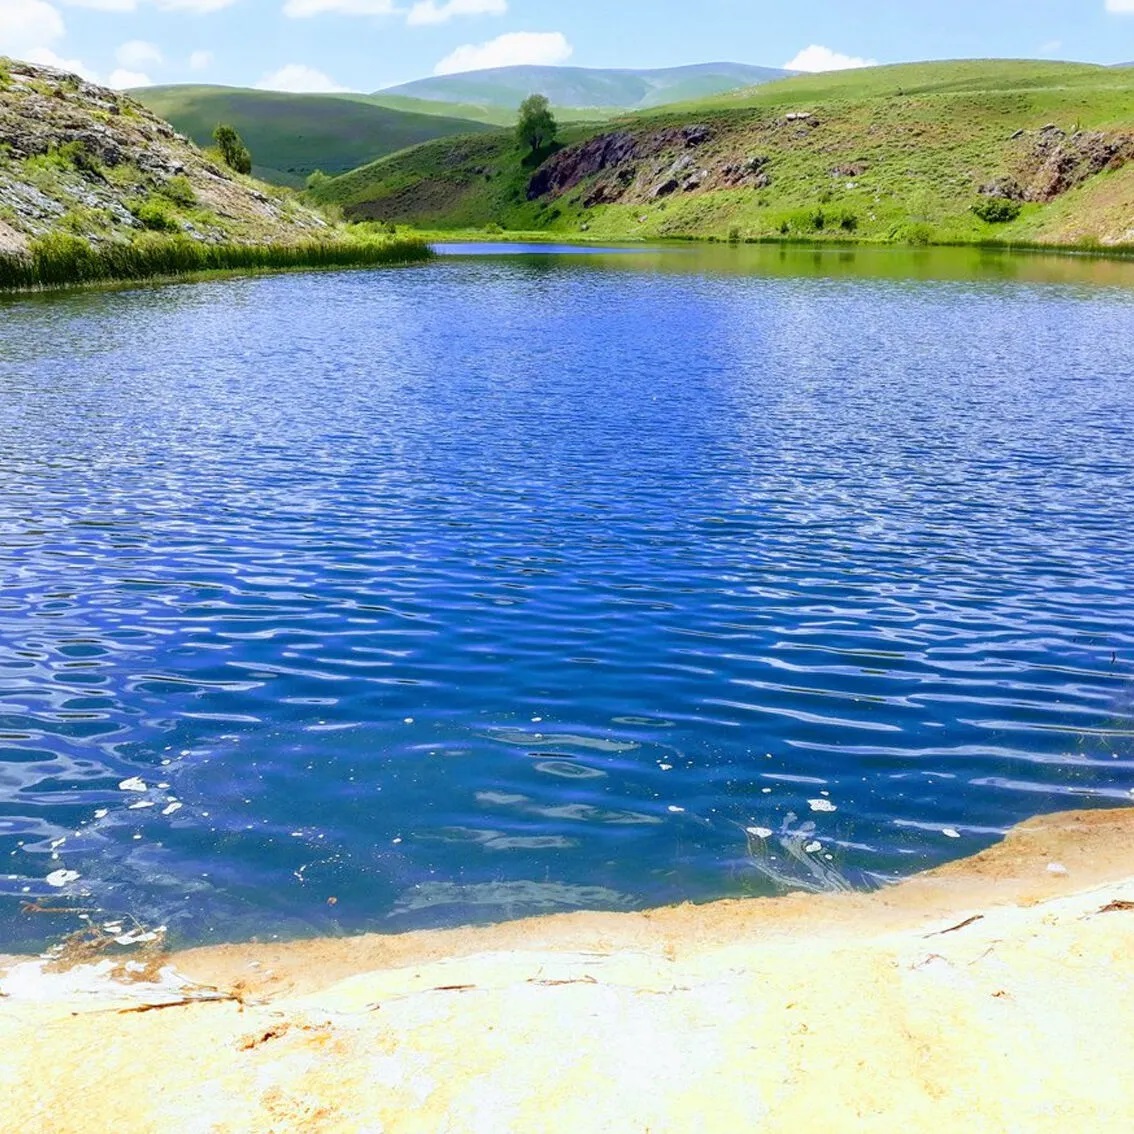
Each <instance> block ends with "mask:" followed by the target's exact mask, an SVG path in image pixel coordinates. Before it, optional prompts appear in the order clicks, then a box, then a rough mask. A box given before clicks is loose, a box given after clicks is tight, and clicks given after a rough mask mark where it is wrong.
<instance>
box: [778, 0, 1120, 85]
mask: <svg viewBox="0 0 1134 1134" xmlns="http://www.w3.org/2000/svg"><path fill="white" fill-rule="evenodd" d="M1124 2H1126V0H1124ZM1129 2H1130V3H1134V0H1129ZM876 66H878V60H877V59H862V58H860V57H859V56H857V55H843V54H842V53H841V52H839V51H832V50H831V49H830V48H829V47H822V46H820V45H819V44H817V43H813V44H811V46H810V47H805V48H804V49H803V50H802V51H801V52H799V53H798V54H797V55H796V56H795V57H794V58H792V59H789V60H788V61H787V62H786V63H785V64H784V70H785V71H850V70H852V69H853V68H855V67H876Z"/></svg>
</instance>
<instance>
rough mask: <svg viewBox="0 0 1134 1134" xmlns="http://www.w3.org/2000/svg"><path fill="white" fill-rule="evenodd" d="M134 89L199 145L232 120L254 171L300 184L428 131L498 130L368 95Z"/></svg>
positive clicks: (436, 133)
mask: <svg viewBox="0 0 1134 1134" xmlns="http://www.w3.org/2000/svg"><path fill="white" fill-rule="evenodd" d="M131 96H132V97H133V98H136V99H137V100H138V101H139V102H141V103H143V104H144V105H145V106H147V107H149V109H150V110H152V111H153V112H154V113H155V114H158V115H160V116H161V117H162V118H164V119H166V120H167V121H168V122H170V123H172V124H173V126H174V127H175V128H176V129H177V130H179V131H181V133H183V134H186V135H188V136H189V137H190V138H192V139H193V141H195V142H196V143H197V144H198V145H199V146H203V147H208V146H210V145H212V135H213V130H214V129H215V128H216V126H217V124H218V123H220V122H225V123H228V124H229V125H231V126H233V127H235V128H236V131H237V133H239V134H240V136H241V137H242V138H243V139H244V142H245V144H246V145H247V146H248V148H249V150H250V151H251V153H252V160H253V162H254V168H253V173H254V174H255V175H256V176H257V177H260V178H261V179H263V180H266V181H274V182H275V183H277V184H282V185H292V186H300V185H302V184H303V182H304V180H305V179H306V178H307V177H308V175H310V174H311V173H313V172H314V171H315V170H316V169H321V170H323V171H324V172H325V173H332V174H334V173H342V172H344V171H346V170H349V169H353V168H354V167H355V166H358V165H361V164H362V163H363V162H367V161H371V160H372V159H374V158H375V157H378V156H380V155H382V154H389V153H394V152H395V151H397V150H401V149H404V148H405V147H406V146H412V145H415V144H417V143H418V142H423V141H427V140H428V139H431V138H441V137H449V136H452V135H454V134H472V133H483V132H485V131H488V130H491V129H493V127H491V126H489V125H487V124H485V123H483V122H473V121H469V120H468V119H464V118H451V117H443V116H440V115H437V114H418V113H410V112H409V111H407V110H402V109H391V108H390V107H388V106H382V105H379V104H378V103H376V102H374V101H372V100H371V99H369V98H368V97H367V96H366V95H318V94H312V95H306V94H283V93H280V92H276V91H256V90H244V89H242V88H237V87H208V86H171V87H148V88H145V89H143V90H137V91H132V92H131Z"/></svg>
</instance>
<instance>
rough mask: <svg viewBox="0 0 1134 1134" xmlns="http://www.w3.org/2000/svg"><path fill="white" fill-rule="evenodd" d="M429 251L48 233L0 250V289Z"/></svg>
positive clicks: (336, 264) (392, 245) (426, 252)
mask: <svg viewBox="0 0 1134 1134" xmlns="http://www.w3.org/2000/svg"><path fill="white" fill-rule="evenodd" d="M432 255H433V252H432V251H431V250H430V248H429V246H428V245H427V244H425V243H424V242H423V241H420V240H412V239H388V240H360V239H347V240H336V241H323V240H307V241H300V242H297V243H294V244H201V243H198V242H197V241H194V240H189V239H188V238H186V237H155V238H153V239H147V240H139V241H135V242H133V243H131V244H104V245H99V246H95V245H92V244H90V243H89V242H88V241H86V240H83V239H81V238H80V237H76V236H71V235H69V234H63V233H55V234H52V235H50V236H46V237H43V238H41V239H39V240H37V241H35V242H33V243H32V245H31V247H30V248H29V250H28V251H27V252H26V253H25V254H22V255H0V291H26V290H31V289H37V288H52V287H68V286H71V285H76V284H87V283H98V282H104V281H112V280H144V279H156V278H160V277H169V276H185V275H193V274H197V273H202V272H227V271H283V270H286V269H289V268H290V269H294V268H345V267H367V266H377V265H382V264H413V263H420V262H422V261H425V260H428V259H430V258H431V257H432Z"/></svg>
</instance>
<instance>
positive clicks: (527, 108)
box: [516, 94, 559, 153]
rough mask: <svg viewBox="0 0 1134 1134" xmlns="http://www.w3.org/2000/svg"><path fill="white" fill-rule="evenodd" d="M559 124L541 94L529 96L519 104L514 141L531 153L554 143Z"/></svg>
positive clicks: (549, 105)
mask: <svg viewBox="0 0 1134 1134" xmlns="http://www.w3.org/2000/svg"><path fill="white" fill-rule="evenodd" d="M558 130H559V124H558V123H557V122H556V121H555V116H554V115H553V114H552V113H551V104H550V103H549V102H548V101H547V98H546V97H545V96H544V95H541V94H534V95H529V96H528V97H527V98H526V99H524V101H523V102H522V103H520V120H519V121H518V122H517V123H516V141H517V142H518V143H519V144H520V146H521V147H524V148H526V149H529V150H531V151H532V152H533V153H534V152H536V151H538V150H542V149H544V148H546V147H547V146H550V145H551V143H552V142H554V141H555V135H556V133H557V132H558Z"/></svg>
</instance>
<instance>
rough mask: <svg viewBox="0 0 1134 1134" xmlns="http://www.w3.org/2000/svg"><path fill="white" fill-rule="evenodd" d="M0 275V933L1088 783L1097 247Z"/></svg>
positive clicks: (670, 877)
mask: <svg viewBox="0 0 1134 1134" xmlns="http://www.w3.org/2000/svg"><path fill="white" fill-rule="evenodd" d="M446 252H447V254H446V255H445V256H444V257H442V258H441V259H440V260H439V261H438V262H436V263H434V264H431V265H428V266H425V267H421V268H413V269H405V270H380V271H353V272H343V273H323V274H307V275H287V276H276V277H259V278H250V279H230V280H221V281H211V282H206V283H200V284H182V285H167V286H155V287H145V288H134V289H120V290H106V291H88V292H76V293H70V294H57V295H38V296H25V297H17V298H12V297H9V298H6V299H0V477H2V491H0V579H2V581H3V588H2V590H0V949H2V948H7V949H13V950H14V949H28V948H38V947H41V946H42V944H43V943H44V942H46V941H48V940H50V939H51V938H52V937H53V936H54V935H56V934H58V933H59V932H60V931H62V930H64V929H66V928H72V927H73V925H72V923H70V922H68V920H67V919H66V918H63V917H56V918H50V917H44V916H38V917H37V916H29V915H28V914H27V913H22V912H21V907H22V906H23V905H24V903H28V902H38V903H47V904H54V905H62V906H66V907H72V908H97V909H99V910H102V911H106V912H107V913H109V914H113V915H115V916H120V915H125V914H130V915H133V916H135V917H137V918H138V919H139V920H140V921H141V922H142V923H144V924H146V925H155V924H159V923H160V924H164V925H167V926H168V927H169V929H170V932H171V934H172V936H173V938H174V939H175V940H176V941H177V942H179V943H182V944H185V943H196V942H205V941H215V940H235V939H246V938H251V937H260V938H268V937H271V936H273V935H280V936H296V935H304V934H333V933H340V932H358V931H363V930H380V931H384V932H393V931H399V930H404V929H409V928H416V927H425V926H435V925H450V924H454V923H458V922H473V921H483V920H498V919H502V918H508V917H516V916H521V915H526V914H531V913H540V912H550V911H559V910H567V909H576V908H588V909H629V908H638V907H644V906H654V905H660V904H665V903H671V902H675V901H681V900H686V899H691V900H696V901H706V900H710V899H714V898H720V897H726V896H737V895H748V894H770V893H776V892H780V891H782V890H783V889H785V888H800V887H803V888H829V887H837V886H854V887H870V886H878V885H882V884H885V883H886V882H888V881H890V880H893V879H896V878H900V877H903V876H906V875H909V874H911V873H914V872H916V871H918V870H921V869H924V868H926V867H930V866H933V865H935V864H939V863H942V862H944V861H946V860H949V859H953V858H958V857H961V856H964V855H967V854H971V853H974V852H975V851H977V850H979V849H981V848H983V847H985V846H988V845H989V844H991V843H992V842H994V841H995V840H997V839H998V838H999V837H1000V835H1001V834H1002V833H1003V832H1004V831H1005V830H1006V829H1007V828H1009V827H1010V826H1012V825H1013V824H1015V823H1017V822H1019V821H1020V820H1022V819H1025V818H1027V817H1029V816H1032V815H1035V814H1038V813H1042V812H1047V811H1054V810H1063V809H1067V808H1072V807H1113V806H1121V805H1123V804H1126V805H1130V804H1131V803H1134V795H1132V790H1134V594H1132V590H1131V584H1132V581H1134V523H1132V522H1131V518H1132V515H1134V506H1132V504H1131V502H1132V501H1134V459H1132V454H1134V334H1132V333H1131V328H1132V327H1134V262H1118V261H1105V260H1092V259H1085V258H1076V257H1054V256H1037V255H1018V256H1011V255H1007V254H1005V253H994V252H981V251H975V250H960V251H950V250H920V251H913V252H910V251H897V250H890V249H873V250H870V249H860V250H851V249H835V248H832V249H824V250H822V251H816V250H811V249H792V248H775V247H768V248H740V249H730V248H725V247H675V248H666V249H616V250H610V251H608V252H597V253H596V252H593V251H591V252H589V253H587V254H576V250H571V249H561V250H555V249H548V248H537V249H528V250H521V251H517V250H515V249H513V248H499V247H496V248H494V247H491V246H489V247H455V248H450V249H447V250H446Z"/></svg>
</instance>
